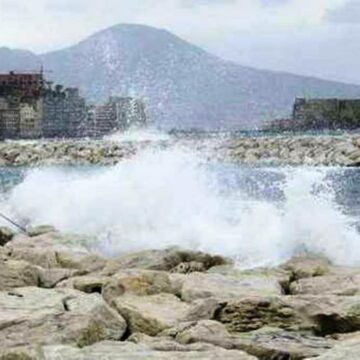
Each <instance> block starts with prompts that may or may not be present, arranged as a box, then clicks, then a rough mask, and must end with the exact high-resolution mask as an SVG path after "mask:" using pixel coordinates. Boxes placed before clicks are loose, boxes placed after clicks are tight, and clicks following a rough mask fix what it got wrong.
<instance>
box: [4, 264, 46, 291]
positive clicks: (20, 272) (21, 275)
mask: <svg viewBox="0 0 360 360" xmlns="http://www.w3.org/2000/svg"><path fill="white" fill-rule="evenodd" d="M39 281H40V275H39V269H38V268H37V267H36V266H33V265H31V264H29V263H27V262H26V261H17V260H1V259H0V291H4V290H10V289H13V288H17V287H23V286H37V285H38V284H39Z"/></svg>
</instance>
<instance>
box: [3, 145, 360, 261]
mask: <svg viewBox="0 0 360 360" xmlns="http://www.w3.org/2000/svg"><path fill="white" fill-rule="evenodd" d="M207 158H208V157H207ZM359 181H360V171H359V170H357V169H345V168H310V167H296V168H292V167H251V166H241V165H234V164H229V163H221V162H220V163H219V162H216V163H212V162H209V161H205V160H204V158H203V157H202V156H201V155H199V154H195V153H194V152H193V151H192V150H191V149H189V148H183V147H181V146H175V145H174V146H173V147H171V148H167V149H158V148H157V149H150V150H146V151H144V152H141V153H139V154H138V155H136V156H135V157H133V158H131V159H127V160H124V161H122V162H120V163H119V164H118V165H115V166H111V167H104V166H95V167H45V168H38V169H9V168H3V169H1V171H0V186H1V194H2V195H1V210H2V211H3V212H5V213H6V214H7V215H9V216H11V217H13V218H14V219H16V220H17V221H19V222H20V223H21V224H24V225H28V224H31V225H39V224H52V225H54V226H56V227H57V228H58V229H59V230H61V231H65V232H71V233H81V234H88V235H91V236H95V237H96V238H97V241H96V242H95V243H92V244H91V246H92V247H93V248H94V249H95V250H96V251H98V252H100V253H102V254H103V255H106V256H115V255H118V254H120V253H122V252H125V251H137V250H143V249H163V248H166V247H169V246H180V247H183V248H186V249H193V250H201V251H206V252H210V253H214V254H221V255H224V256H229V257H232V258H234V259H235V260H236V262H237V264H238V265H239V266H240V267H244V268H249V267H254V266H267V265H275V264H278V263H280V262H281V261H284V260H286V259H288V258H289V257H291V256H292V255H293V254H295V253H297V252H298V251H304V250H305V251H310V252H314V253H318V254H323V255H325V256H327V257H329V258H330V259H331V260H332V261H334V262H336V263H338V264H345V265H360V236H359V230H358V228H359V226H358V225H359V223H360V222H359V215H360V198H359V191H360V190H359V187H358V184H359ZM89 246H90V245H89Z"/></svg>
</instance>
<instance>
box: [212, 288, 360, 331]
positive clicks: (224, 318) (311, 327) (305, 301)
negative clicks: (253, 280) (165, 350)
mask: <svg viewBox="0 0 360 360" xmlns="http://www.w3.org/2000/svg"><path fill="white" fill-rule="evenodd" d="M214 319H215V320H218V321H220V322H222V323H223V324H224V325H225V326H226V327H227V329H228V330H229V331H230V332H246V331H253V330H257V329H260V328H261V327H263V326H270V327H277V328H281V329H285V330H289V331H298V330H308V331H315V333H317V334H319V335H329V334H335V333H347V332H353V331H357V330H360V296H334V295H324V296H310V295H308V296H280V297H267V298H264V297H249V298H245V299H240V300H239V301H232V302H228V303H225V304H221V303H219V309H218V311H216V312H215V316H214Z"/></svg>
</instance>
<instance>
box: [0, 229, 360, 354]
mask: <svg viewBox="0 0 360 360" xmlns="http://www.w3.org/2000/svg"><path fill="white" fill-rule="evenodd" d="M89 242H90V240H89V239H87V238H86V237H82V236H78V235H69V234H64V233H60V232H58V231H56V230H55V229H53V228H51V227H48V226H45V227H38V228H33V229H30V230H29V231H28V233H27V234H14V233H13V232H12V231H11V230H10V229H7V228H1V229H0V244H1V246H0V359H4V360H5V359H12V360H17V359H19V360H24V359H26V360H38V359H39V360H53V359H54V360H55V359H57V360H59V359H67V360H69V359H70V360H71V359H74V360H75V359H76V360H78V359H84V360H85V359H86V360H87V359H89V360H91V359H94V360H95V359H97V360H98V359H107V360H112V359H114V360H118V359H119V360H121V359H124V360H125V359H126V360H128V359H134V360H135V359H139V360H140V359H174V360H175V359H184V360H188V359H189V360H190V359H204V360H205V359H225V360H227V359H228V360H232V359H234V360H235V359H236V360H242V359H243V360H255V359H261V360H265V359H279V360H281V359H318V360H322V359H324V360H325V359H326V360H340V359H341V360H342V359H347V360H351V359H354V360H355V359H359V358H360V268H351V267H344V266H342V267H340V266H335V265H334V264H332V263H331V262H330V261H329V260H327V259H325V258H323V257H321V256H315V255H311V254H299V255H298V256H296V257H294V258H292V259H290V260H289V261H287V262H286V263H284V264H282V265H280V266H278V267H274V268H256V269H252V270H240V269H238V268H237V267H236V266H235V265H234V264H233V263H232V261H231V260H230V259H226V258H223V257H221V256H215V255H210V254H205V253H201V252H193V251H187V250H184V249H178V248H170V249H166V250H152V251H142V252H137V253H131V254H122V255H121V256H118V257H116V258H112V259H106V258H103V257H101V256H99V255H98V254H96V253H93V252H92V251H91V250H89V249H88V248H86V247H85V246H84V244H87V243H89Z"/></svg>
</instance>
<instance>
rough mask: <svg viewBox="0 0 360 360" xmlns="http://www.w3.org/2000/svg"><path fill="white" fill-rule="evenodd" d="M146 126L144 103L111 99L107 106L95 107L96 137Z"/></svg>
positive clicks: (120, 98) (134, 100) (127, 98)
mask: <svg viewBox="0 0 360 360" xmlns="http://www.w3.org/2000/svg"><path fill="white" fill-rule="evenodd" d="M145 124H146V114H145V106H144V103H143V102H141V101H139V100H136V99H133V98H129V97H126V98H122V97H110V99H109V100H108V102H107V103H106V104H105V105H101V106H97V107H95V115H94V125H93V127H94V136H102V135H105V134H108V133H110V132H112V131H125V130H127V129H129V128H131V127H142V126H145Z"/></svg>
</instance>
